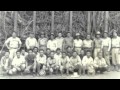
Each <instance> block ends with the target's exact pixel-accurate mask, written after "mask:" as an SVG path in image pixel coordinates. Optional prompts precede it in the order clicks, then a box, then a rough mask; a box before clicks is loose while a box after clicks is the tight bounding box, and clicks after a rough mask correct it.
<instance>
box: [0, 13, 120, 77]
mask: <svg viewBox="0 0 120 90" xmlns="http://www.w3.org/2000/svg"><path fill="white" fill-rule="evenodd" d="M0 79H120V11H0Z"/></svg>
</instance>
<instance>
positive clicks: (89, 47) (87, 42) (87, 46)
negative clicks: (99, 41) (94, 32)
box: [83, 39, 93, 53]
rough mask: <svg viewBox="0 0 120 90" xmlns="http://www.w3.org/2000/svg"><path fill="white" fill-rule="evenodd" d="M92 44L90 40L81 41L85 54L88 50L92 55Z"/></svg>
mask: <svg viewBox="0 0 120 90" xmlns="http://www.w3.org/2000/svg"><path fill="white" fill-rule="evenodd" d="M92 44H93V41H92V40H86V39H85V40H83V48H84V51H85V53H86V52H87V50H90V51H91V53H92V48H93V46H92Z"/></svg>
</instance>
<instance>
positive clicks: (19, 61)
mask: <svg viewBox="0 0 120 90" xmlns="http://www.w3.org/2000/svg"><path fill="white" fill-rule="evenodd" d="M22 63H24V64H25V58H24V57H23V56H20V58H18V57H17V56H16V57H14V59H13V61H12V65H13V66H20V65H21V64H22Z"/></svg>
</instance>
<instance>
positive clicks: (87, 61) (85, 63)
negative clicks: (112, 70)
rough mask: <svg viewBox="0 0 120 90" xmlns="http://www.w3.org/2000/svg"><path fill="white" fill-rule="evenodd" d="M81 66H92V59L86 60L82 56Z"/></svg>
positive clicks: (85, 57)
mask: <svg viewBox="0 0 120 90" xmlns="http://www.w3.org/2000/svg"><path fill="white" fill-rule="evenodd" d="M82 64H83V66H88V65H93V58H92V57H89V58H88V57H87V56H84V57H83V60H82Z"/></svg>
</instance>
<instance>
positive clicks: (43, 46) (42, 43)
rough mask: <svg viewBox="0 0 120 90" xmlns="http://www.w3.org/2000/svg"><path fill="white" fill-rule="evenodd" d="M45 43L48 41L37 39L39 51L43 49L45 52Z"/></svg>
mask: <svg viewBox="0 0 120 90" xmlns="http://www.w3.org/2000/svg"><path fill="white" fill-rule="evenodd" d="M47 41H48V39H47V38H39V39H38V45H39V49H43V50H44V51H46V48H47Z"/></svg>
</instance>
